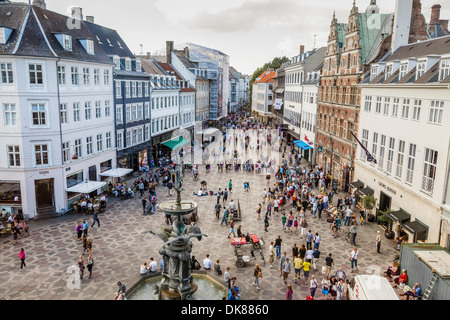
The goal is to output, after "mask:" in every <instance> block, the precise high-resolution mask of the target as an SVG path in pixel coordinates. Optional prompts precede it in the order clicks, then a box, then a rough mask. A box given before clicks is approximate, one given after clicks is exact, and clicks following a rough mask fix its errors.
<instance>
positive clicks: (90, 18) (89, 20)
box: [86, 16, 95, 23]
mask: <svg viewBox="0 0 450 320" xmlns="http://www.w3.org/2000/svg"><path fill="white" fill-rule="evenodd" d="M94 20H95V19H94V16H86V21H87V22H90V23H95V22H94Z"/></svg>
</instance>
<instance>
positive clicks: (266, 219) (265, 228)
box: [264, 215, 269, 232]
mask: <svg viewBox="0 0 450 320" xmlns="http://www.w3.org/2000/svg"><path fill="white" fill-rule="evenodd" d="M267 228H269V216H268V215H265V216H264V231H265V232H269V230H267Z"/></svg>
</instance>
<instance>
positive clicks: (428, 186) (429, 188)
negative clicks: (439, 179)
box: [422, 176, 434, 195]
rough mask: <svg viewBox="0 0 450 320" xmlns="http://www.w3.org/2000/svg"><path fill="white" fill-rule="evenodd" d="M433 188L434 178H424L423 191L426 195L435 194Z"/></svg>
mask: <svg viewBox="0 0 450 320" xmlns="http://www.w3.org/2000/svg"><path fill="white" fill-rule="evenodd" d="M433 188H434V178H430V177H426V176H423V177H422V191H423V192H425V193H428V194H429V195H432V194H433Z"/></svg>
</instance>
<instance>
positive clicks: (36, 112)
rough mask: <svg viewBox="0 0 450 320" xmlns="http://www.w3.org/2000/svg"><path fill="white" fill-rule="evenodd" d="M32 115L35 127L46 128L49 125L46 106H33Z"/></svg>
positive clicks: (37, 104)
mask: <svg viewBox="0 0 450 320" xmlns="http://www.w3.org/2000/svg"><path fill="white" fill-rule="evenodd" d="M31 113H32V118H33V126H45V125H47V119H46V112H45V104H39V103H36V104H32V105H31Z"/></svg>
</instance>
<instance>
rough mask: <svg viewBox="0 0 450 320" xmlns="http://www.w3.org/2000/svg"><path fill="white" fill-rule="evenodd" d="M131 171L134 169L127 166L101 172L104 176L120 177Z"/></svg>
mask: <svg viewBox="0 0 450 320" xmlns="http://www.w3.org/2000/svg"><path fill="white" fill-rule="evenodd" d="M130 172H133V169H126V168H116V169H111V170H108V171H105V172H102V173H100V175H101V176H102V177H114V178H120V177H123V176H124V175H127V174H129V173H130Z"/></svg>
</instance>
